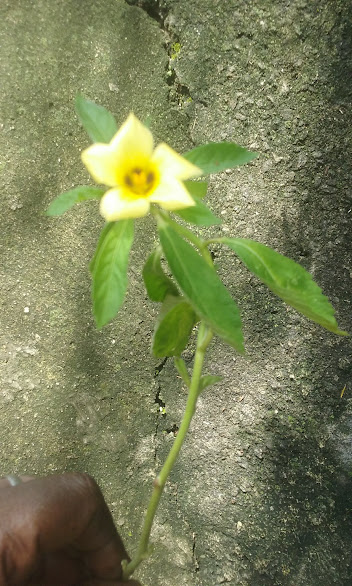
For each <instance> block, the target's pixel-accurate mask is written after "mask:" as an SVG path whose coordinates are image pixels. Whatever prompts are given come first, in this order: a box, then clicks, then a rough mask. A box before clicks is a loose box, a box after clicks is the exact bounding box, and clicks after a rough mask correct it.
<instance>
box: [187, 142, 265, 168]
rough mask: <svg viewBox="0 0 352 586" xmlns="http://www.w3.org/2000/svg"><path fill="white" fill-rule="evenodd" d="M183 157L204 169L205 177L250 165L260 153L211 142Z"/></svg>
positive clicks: (233, 145) (231, 143) (236, 146)
mask: <svg viewBox="0 0 352 586" xmlns="http://www.w3.org/2000/svg"><path fill="white" fill-rule="evenodd" d="M183 156H184V158H185V159H187V161H190V162H191V163H193V164H194V165H197V167H199V168H200V169H202V171H203V173H204V175H208V174H209V173H219V171H224V170H225V169H232V168H233V167H237V166H238V165H244V164H245V163H249V161H252V160H253V159H255V158H256V157H257V156H258V153H253V152H251V151H247V149H244V148H243V147H240V146H238V145H237V144H235V143H234V142H210V143H208V144H203V145H201V146H198V147H196V148H195V149H192V150H191V151H188V153H185V154H184V155H183Z"/></svg>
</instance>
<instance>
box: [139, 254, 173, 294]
mask: <svg viewBox="0 0 352 586" xmlns="http://www.w3.org/2000/svg"><path fill="white" fill-rule="evenodd" d="M160 256H161V250H160V247H159V248H157V249H156V250H154V251H153V252H152V253H151V254H150V255H149V256H148V258H147V261H146V263H145V265H144V267H143V280H144V284H145V288H146V289H147V293H148V297H149V299H151V300H152V301H164V299H165V297H166V295H167V294H169V295H174V296H177V295H178V291H177V287H176V285H174V283H173V282H172V281H171V279H169V277H167V276H166V275H165V273H164V271H163V269H162V266H161V262H160Z"/></svg>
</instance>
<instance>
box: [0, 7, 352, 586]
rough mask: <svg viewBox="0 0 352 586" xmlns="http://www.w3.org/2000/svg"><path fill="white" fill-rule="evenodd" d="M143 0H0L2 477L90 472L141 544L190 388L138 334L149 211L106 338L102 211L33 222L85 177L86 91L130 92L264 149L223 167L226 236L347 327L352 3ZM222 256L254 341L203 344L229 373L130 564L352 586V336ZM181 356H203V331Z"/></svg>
mask: <svg viewBox="0 0 352 586" xmlns="http://www.w3.org/2000/svg"><path fill="white" fill-rule="evenodd" d="M49 4H50V6H49ZM130 4H136V6H130V5H128V4H127V3H124V2H122V1H120V2H114V1H112V0H104V1H103V0H100V1H96V2H90V1H85V2H84V3H83V2H82V3H80V2H76V1H74V0H72V1H71V2H65V3H62V2H59V0H53V1H52V2H50V3H47V2H44V0H42V1H39V2H36V6H35V8H34V7H33V6H30V3H29V2H26V1H25V0H18V1H16V2H13V1H11V2H10V0H5V1H4V2H3V3H2V6H1V8H0V17H1V18H0V22H1V23H2V24H1V25H0V42H1V62H2V64H1V69H2V79H3V84H2V87H3V91H2V94H1V97H0V100H1V109H0V116H1V120H0V123H1V134H0V140H1V143H2V149H1V151H2V152H3V153H4V156H3V159H2V161H1V167H0V172H1V179H2V193H3V205H2V211H1V226H2V239H1V247H2V254H3V262H2V266H1V271H2V275H1V276H2V291H1V303H2V307H3V311H2V320H1V321H2V328H1V333H0V335H1V358H2V362H3V368H2V370H1V379H0V380H1V387H0V406H1V411H0V443H1V447H2V450H1V453H2V456H1V461H0V472H3V473H7V472H9V471H13V472H35V473H45V472H50V471H56V470H64V469H79V470H83V469H84V470H86V471H87V472H90V473H91V474H93V475H94V476H95V477H96V478H97V480H98V481H99V482H100V484H101V485H102V487H103V489H104V492H105V494H106V497H107V499H108V502H109V504H110V505H111V508H112V511H113V513H114V515H115V518H116V521H117V523H118V525H119V526H120V527H121V532H122V534H123V537H124V538H125V539H126V540H127V543H128V545H129V546H130V548H133V546H134V545H135V543H136V539H137V537H138V531H139V524H140V519H141V515H142V511H143V510H144V508H145V502H146V500H147V496H148V492H149V490H150V485H151V480H152V478H153V475H154V474H155V471H156V470H158V469H159V467H160V465H161V464H162V462H163V460H164V458H165V456H166V454H167V452H168V450H169V448H170V445H171V444H172V441H173V437H174V433H175V432H176V430H177V426H178V425H179V422H180V418H181V416H182V411H183V408H184V404H185V391H184V390H183V389H182V387H181V385H180V384H179V380H178V379H175V372H174V369H173V366H172V361H171V360H167V361H166V363H165V364H160V368H157V369H156V370H155V367H157V366H159V364H158V363H156V362H155V360H154V359H153V358H152V357H151V356H150V354H149V350H148V344H147V343H146V341H149V339H150V335H151V331H152V328H153V319H154V318H155V315H156V309H155V308H154V307H153V306H152V304H150V303H149V302H147V301H146V299H145V293H144V290H143V287H142V284H141V278H140V268H141V264H142V262H143V257H144V253H145V250H146V249H148V248H149V247H150V246H151V243H152V240H153V228H152V222H151V220H150V219H149V218H146V219H144V220H142V221H140V222H138V226H139V228H138V234H137V242H136V244H135V246H134V249H133V254H132V262H131V273H130V289H129V294H128V297H127V300H126V303H125V305H124V308H123V310H122V311H121V313H120V314H119V316H118V318H117V319H116V320H115V321H114V322H113V324H111V325H109V326H108V327H106V328H104V329H103V330H102V331H101V332H96V331H95V327H94V323H93V320H92V317H91V310H90V300H89V276H88V270H87V269H88V262H89V259H90V258H91V256H92V253H93V251H94V246H95V242H96V238H97V233H98V230H99V228H100V226H101V221H100V220H99V219H98V218H97V214H96V206H95V204H94V203H91V204H86V205H84V206H83V205H82V206H80V207H77V209H74V210H72V211H71V212H70V213H69V214H66V215H65V216H64V217H63V218H61V219H55V220H49V219H47V218H45V217H43V216H42V215H41V212H42V210H43V209H45V207H46V206H47V205H48V203H49V202H50V201H51V199H52V198H53V197H54V196H55V195H56V194H57V193H60V192H61V191H63V190H65V189H67V188H69V187H70V186H71V185H77V184H80V183H85V182H86V181H87V179H86V173H85V171H84V169H83V168H82V165H81V164H80V161H79V149H80V148H82V147H84V146H86V144H88V141H87V139H86V136H85V134H84V132H83V131H82V130H81V129H80V128H79V127H78V125H77V122H76V119H75V115H74V112H73V108H72V103H73V98H74V95H75V94H76V93H77V92H82V93H83V94H84V95H86V96H87V97H89V98H91V99H94V100H96V101H97V102H100V103H102V104H104V105H105V106H107V107H108V108H109V109H111V110H112V111H113V112H114V113H115V114H116V116H117V119H118V121H119V122H120V121H121V120H123V118H124V117H125V115H126V113H127V112H128V111H129V110H130V109H134V111H135V112H136V114H138V115H139V116H140V117H141V118H143V117H146V116H147V115H150V116H151V119H152V126H153V131H154V132H155V134H156V136H157V137H158V138H159V137H160V138H161V137H162V138H163V139H165V140H167V141H168V142H170V143H171V144H172V145H173V146H175V147H176V148H178V149H180V150H181V151H182V150H183V149H184V150H185V149H187V148H188V147H189V146H190V145H191V144H192V143H195V144H199V143H203V142H205V141H210V140H234V141H236V142H238V143H239V144H242V145H243V146H247V147H248V148H252V149H255V150H257V151H258V152H260V153H261V156H260V158H259V159H258V160H257V161H256V162H254V163H252V164H251V165H249V166H247V167H243V168H240V169H238V170H236V171H233V172H231V173H223V174H222V175H221V176H219V177H216V178H215V177H214V178H212V181H211V186H210V189H209V198H208V201H209V204H210V206H211V207H212V209H213V210H214V212H216V213H217V214H220V215H222V217H223V219H224V224H223V227H222V230H224V231H225V233H226V234H233V235H238V236H242V237H250V238H254V239H257V240H260V241H261V242H264V243H267V244H269V245H271V246H273V247H275V248H276V249H277V250H279V251H280V252H282V253H284V254H287V255H288V256H290V257H291V258H293V259H295V260H297V261H299V262H301V263H302V264H303V265H304V266H305V267H306V268H307V269H308V270H310V271H311V272H312V274H313V275H314V277H315V279H316V280H317V281H318V282H319V283H320V285H321V286H322V288H323V290H324V292H325V293H326V294H327V295H329V297H330V299H331V300H332V302H333V304H334V306H335V308H336V309H337V315H338V319H339V323H340V325H341V326H342V327H343V328H344V329H349V330H351V319H350V297H351V295H350V291H351V286H350V282H351V273H352V266H351V242H350V233H351V230H350V222H351V188H350V176H351V154H352V153H351V131H350V128H351V90H352V84H351V68H352V48H351V38H352V37H351V27H350V23H351V16H352V14H351V9H350V7H349V5H348V3H346V2H345V1H344V0H334V1H333V2H332V1H331V2H330V1H327V0H325V1H321V0H319V1H318V0H312V1H310V2H307V1H306V0H291V1H288V2H281V1H277V2H269V1H266V0H253V1H252V2H248V1H245V0H236V1H235V0H227V1H224V0H221V1H219V0H187V3H185V2H182V1H181V0H160V1H159V2H156V1H154V0H149V1H148V0H145V1H144V2H143V1H142V0H141V1H139V2H138V1H137V2H135V1H133V0H131V1H130ZM168 55H169V56H168ZM169 57H170V58H169ZM220 230H221V229H218V228H216V229H214V230H212V231H211V233H213V234H214V233H215V234H217V233H218V231H220ZM213 252H214V253H215V255H216V262H217V266H218V269H219V274H220V275H221V276H222V277H223V279H224V281H225V282H226V284H227V285H228V286H229V289H230V290H231V292H232V293H233V295H234V297H235V298H236V299H237V300H238V301H239V304H240V307H241V310H242V318H243V326H244V332H245V337H246V347H247V352H248V353H247V356H246V357H245V358H238V357H236V356H235V355H234V352H233V351H232V350H230V349H229V348H227V347H226V346H225V345H223V344H222V343H220V342H219V341H218V340H215V341H214V342H213V344H212V348H211V350H212V352H211V355H210V357H209V359H208V362H207V370H208V371H209V372H212V373H222V374H223V375H224V379H223V381H222V382H221V383H220V384H218V385H217V386H216V387H213V388H211V389H208V390H207V391H206V392H205V393H204V394H203V396H202V397H201V398H200V400H199V407H198V411H197V414H196V416H195V420H194V423H193V425H192V429H191V432H190V434H189V438H188V440H187V443H186V445H185V447H184V449H183V451H182V454H181V457H180V460H179V462H178V464H177V465H176V468H175V470H174V472H173V474H172V477H171V479H170V483H169V485H168V489H167V491H166V494H165V496H164V498H163V501H162V504H161V508H160V512H159V514H158V518H157V522H156V526H155V530H154V532H153V541H154V543H155V546H156V549H155V553H154V555H153V557H152V558H151V560H150V561H149V562H147V563H146V564H145V565H144V566H143V567H142V568H141V571H140V573H139V576H140V577H141V579H142V581H143V584H144V586H152V585H153V586H156V584H160V586H161V585H163V586H176V584H177V586H180V585H185V586H186V585H187V586H191V585H192V586H193V585H199V586H214V585H215V586H218V585H220V584H232V585H233V586H235V585H236V586H266V585H268V586H303V585H305V586H316V584H321V586H331V585H333V584H337V585H338V586H348V585H349V584H351V582H352V567H351V553H350V552H351V549H352V537H351V535H352V531H351V529H352V527H351V518H350V510H351V505H352V503H351V494H352V493H351V471H352V469H351V442H352V432H351V408H352V404H351V399H350V392H351V386H350V385H351V382H350V380H351V365H352V362H351V342H350V341H349V340H348V339H342V338H341V339H340V338H337V337H334V336H333V335H332V334H329V333H326V332H324V331H323V330H322V329H321V328H319V327H318V326H314V325H311V324H309V323H308V322H307V320H305V319H304V318H301V317H300V316H298V315H297V314H296V313H295V312H294V311H291V310H288V309H287V308H286V307H285V306H284V305H283V304H282V303H281V302H280V301H278V300H277V299H276V298H274V297H273V296H272V295H271V294H270V293H269V292H267V291H266V289H265V288H264V287H263V286H261V285H260V284H259V283H258V282H257V280H256V279H254V278H252V277H250V276H249V275H248V273H247V272H246V271H245V270H244V269H243V268H242V267H241V266H240V265H239V263H238V261H237V260H236V259H235V257H234V255H233V254H232V253H231V252H230V251H228V250H225V249H217V248H214V251H213ZM27 309H28V311H27ZM126 323H127V324H128V327H126ZM185 359H186V361H187V363H188V364H189V365H190V366H191V364H192V348H190V349H189V350H187V352H186V353H185ZM345 385H346V390H345V392H344V395H343V397H342V398H341V397H340V395H341V391H342V389H343V388H344V386H345ZM160 405H163V406H164V410H165V415H163V414H162V413H161V412H160V414H159V415H157V410H158V407H159V406H160ZM156 576H157V578H156Z"/></svg>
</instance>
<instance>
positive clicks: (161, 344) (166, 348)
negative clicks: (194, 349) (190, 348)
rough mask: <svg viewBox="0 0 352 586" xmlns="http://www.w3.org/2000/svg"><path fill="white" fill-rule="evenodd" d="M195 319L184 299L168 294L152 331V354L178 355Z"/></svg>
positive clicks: (159, 356) (185, 342) (160, 355)
mask: <svg viewBox="0 0 352 586" xmlns="http://www.w3.org/2000/svg"><path fill="white" fill-rule="evenodd" d="M196 319H197V318H196V314H195V313H194V311H193V308H192V307H191V305H190V304H189V303H188V302H187V301H186V300H185V299H183V298H182V297H172V296H171V295H168V296H167V297H166V298H165V301H164V303H163V305H162V308H161V312H160V316H159V318H158V321H157V324H156V328H155V331H154V336H153V342H152V349H153V354H154V356H156V357H158V358H162V357H163V356H180V354H181V352H182V351H183V350H184V349H185V347H186V345H187V342H188V338H189V336H190V334H191V332H192V328H193V326H194V324H195V322H196Z"/></svg>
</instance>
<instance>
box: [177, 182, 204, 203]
mask: <svg viewBox="0 0 352 586" xmlns="http://www.w3.org/2000/svg"><path fill="white" fill-rule="evenodd" d="M183 184H184V186H185V188H186V189H187V191H188V192H189V193H190V194H191V196H192V197H198V198H201V199H202V198H203V197H204V196H205V195H206V193H207V189H208V183H207V181H184V182H183Z"/></svg>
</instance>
